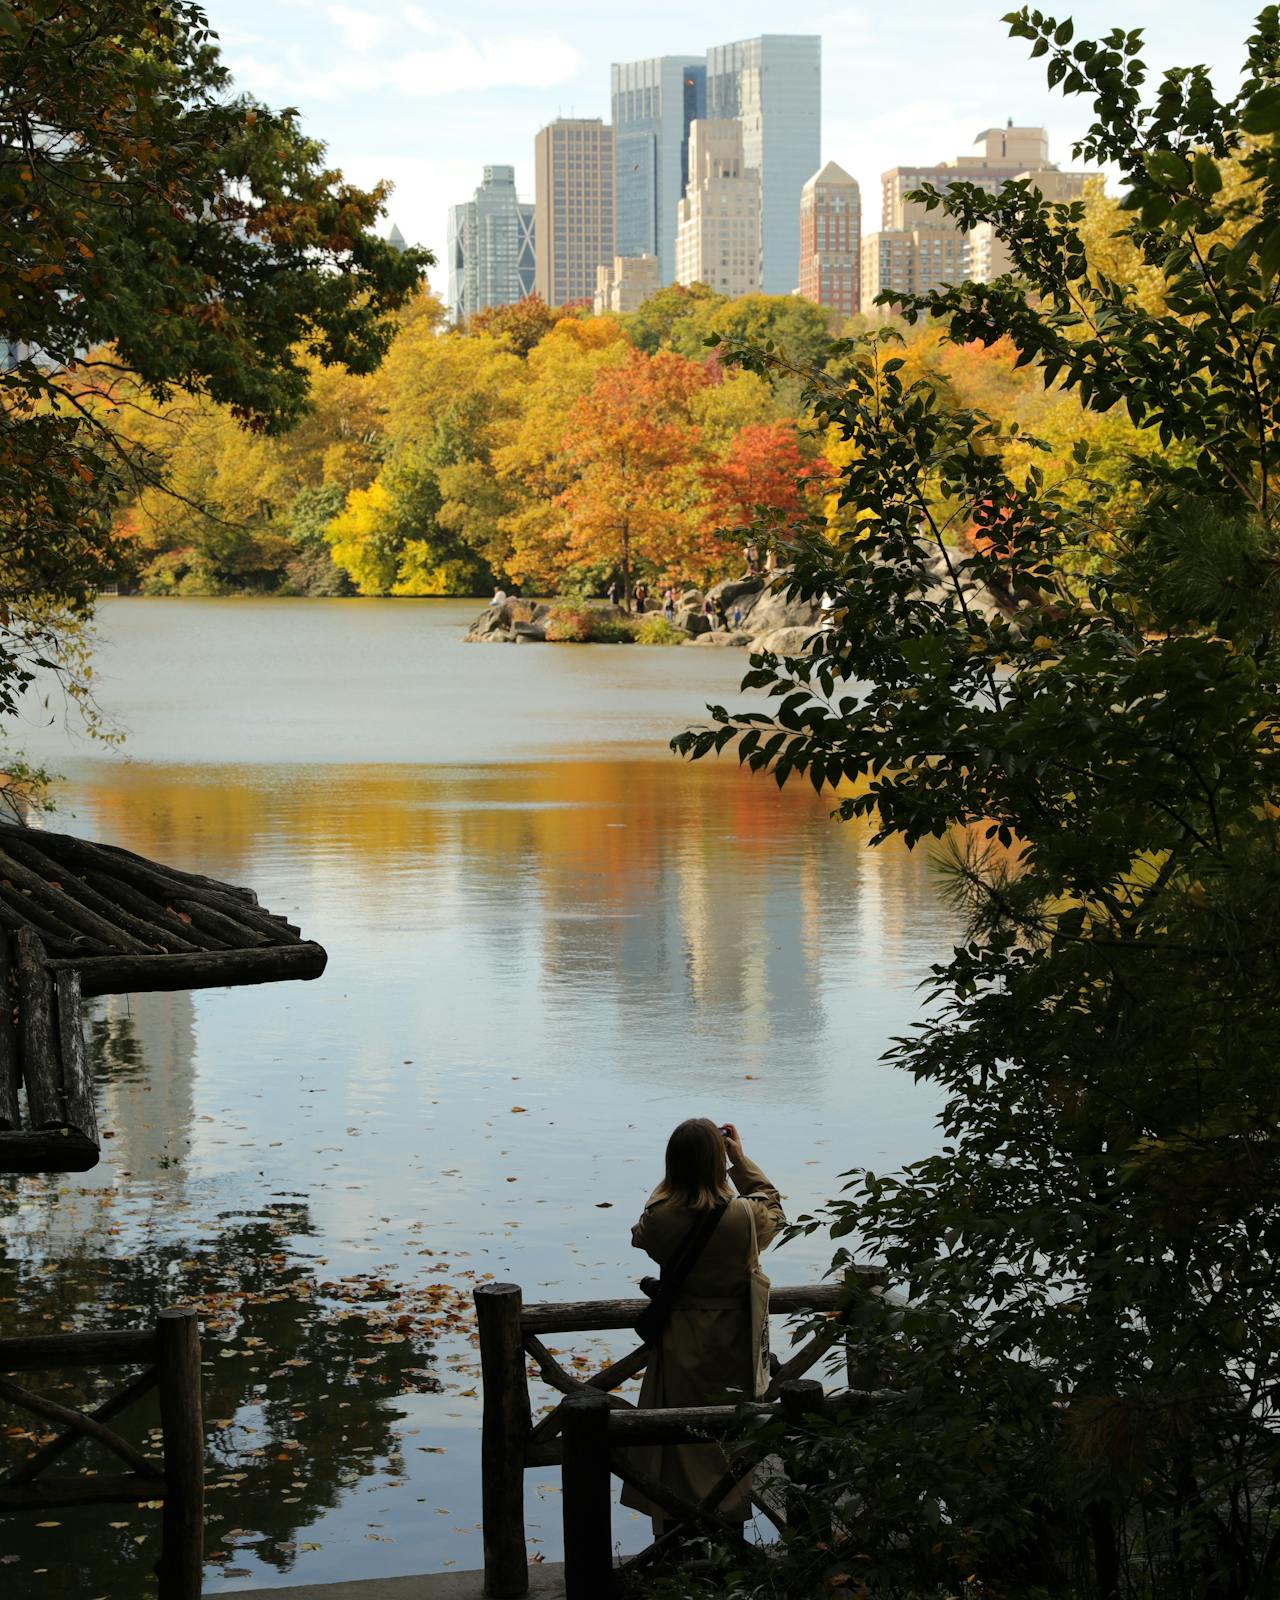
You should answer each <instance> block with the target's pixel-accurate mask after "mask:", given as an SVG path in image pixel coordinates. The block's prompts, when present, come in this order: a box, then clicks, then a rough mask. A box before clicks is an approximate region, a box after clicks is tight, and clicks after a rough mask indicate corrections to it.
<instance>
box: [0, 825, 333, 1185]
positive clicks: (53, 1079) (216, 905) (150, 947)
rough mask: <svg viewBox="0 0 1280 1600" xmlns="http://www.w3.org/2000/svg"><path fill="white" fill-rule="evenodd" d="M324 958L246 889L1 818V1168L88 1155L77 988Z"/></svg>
mask: <svg viewBox="0 0 1280 1600" xmlns="http://www.w3.org/2000/svg"><path fill="white" fill-rule="evenodd" d="M325 960H326V957H325V952H324V950H323V949H322V948H321V946H320V945H318V944H313V943H311V942H309V941H307V940H304V939H303V938H302V937H301V935H300V933H299V930H298V929H297V928H296V927H294V926H293V924H292V923H290V922H289V921H287V920H286V919H285V918H284V917H280V916H272V915H271V913H270V912H267V911H264V910H263V909H262V908H261V906H259V904H258V899H257V896H256V895H255V894H254V893H253V891H252V889H241V888H237V887H235V886H234V885H232V884H228V883H220V882H218V881H217V880H216V879H214V878H206V877H203V876H201V875H200V874H199V873H194V872H179V871H176V870H175V869H173V868H171V867H163V866H160V865H159V864H158V863H156V862H154V861H148V860H146V859H145V858H144V857H142V856H138V855H134V854H133V853H132V852H131V851H129V850H122V849H120V848H118V847H117V846H115V845H108V844H96V843H94V842H92V841H90V840H87V839H77V838H73V837H72V836H71V835H70V834H65V833H50V832H46V831H45V830H44V829H39V828H25V827H20V826H17V825H2V824H0V1172H83V1171H85V1170H86V1169H87V1168H89V1167H92V1166H94V1165H95V1164H96V1162H97V1160H98V1131H97V1124H96V1120H95V1117H94V1110H93V1085H92V1083H91V1082H90V1078H89V1071H88V1067H87V1065H86V1062H85V1052H84V1036H83V1032H82V1028H81V1022H80V1002H81V1000H82V999H84V998H88V997H89V996H91V995H99V994H122V993H136V992H138V991H140V990H147V989H202V988H208V987H212V986H214V985H219V986H221V985H230V984H245V983H273V982H277V981H279V980H280V979H284V978H318V977H319V976H320V974H321V973H322V972H323V971H324V967H325ZM24 1102H25V1105H24ZM24 1112H25V1114H24Z"/></svg>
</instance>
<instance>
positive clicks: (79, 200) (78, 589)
mask: <svg viewBox="0 0 1280 1600" xmlns="http://www.w3.org/2000/svg"><path fill="white" fill-rule="evenodd" d="M386 192H387V191H386V189H385V186H378V187H375V188H374V189H372V190H368V191H365V190H361V189H358V188H355V187H353V186H352V185H350V184H348V183H346V182H345V181H344V180H343V179H342V177H341V174H339V173H337V172H335V171H334V170H332V169H331V168H329V167H327V166H326V164H325V161H324V150H323V147H322V146H321V145H319V144H317V143H316V142H315V141H314V140H312V139H308V138H306V137H304V136H303V134H302V133H301V131H300V128H299V126H298V120H297V116H296V113H294V112H292V111H283V112H275V111H272V110H270V109H268V108H267V107H265V106H263V105H260V104H258V103H257V102H255V101H252V100H250V99H248V98H247V97H245V96H239V95H234V94H233V93H232V92H231V84H230V77H229V74H228V72H227V70H226V68H225V67H224V65H223V64H222V62H221V60H220V58H219V54H218V50H217V45H216V41H215V39H214V36H213V35H212V34H211V32H210V31H209V27H208V24H207V21H206V18H205V15H204V13H203V11H202V10H201V9H200V8H199V7H198V6H196V5H192V4H189V3H186V0H91V3H90V0H0V198H2V199H3V204H2V205H0V336H2V337H3V338H4V339H5V340H6V341H8V343H9V347H10V350H11V351H16V353H17V355H18V356H19V358H20V359H18V360H17V361H16V362H15V363H14V364H12V365H8V366H7V367H6V370H5V371H4V372H3V374H0V571H2V573H3V593H4V596H5V601H6V609H5V611H4V614H3V616H0V712H4V711H10V710H12V709H13V706H14V702H15V697H16V695H17V693H18V692H19V691H20V689H21V687H22V685H23V684H24V683H25V682H26V681H27V680H28V678H29V674H30V666H31V662H32V657H33V656H35V655H40V656H43V657H44V658H46V659H53V660H55V661H56V660H57V659H58V655H57V652H58V647H59V638H60V633H59V628H58V625H57V624H58V619H59V618H60V617H63V616H65V615H66V613H67V612H68V611H69V612H71V613H78V614H83V613H85V612H86V611H87V610H88V608H89V606H90V604H91V600H92V595H93V592H94V589H95V587H96V586H98V585H99V584H101V583H102V582H104V581H107V580H109V579H110V578H111V577H113V576H114V574H115V571H116V565H117V555H118V552H117V549H116V545H115V541H114V539H113V536H112V512H113V510H114V508H115V505H116V502H117V500H118V499H119V497H120V496H122V495H123V494H126V493H131V492H134V491H136V489H137V488H138V486H139V485H140V484H143V483H148V482H154V481H156V478H157V475H158V474H157V467H158V463H157V461H156V459H155V458H154V457H153V456H152V455H151V453H150V452H149V451H148V450H147V449H146V448H145V447H144V446H142V445H141V444H140V442H139V441H138V440H137V439H136V437H135V430H134V427H133V423H134V421H135V419H136V417H137V414H138V410H139V408H142V409H147V408H148V407H149V406H151V405H156V404H165V403H167V402H169V401H170V400H171V399H172V397H173V396H174V395H175V394H177V393H182V392H185V393H187V394H190V395H198V396H207V397H208V398H210V399H212V400H214V401H216V402H218V403H219V404H222V405H225V406H227V407H229V408H230V409H231V410H232V411H233V412H234V414H235V415H236V416H237V417H238V418H239V419H240V420H241V421H242V422H243V423H244V424H245V425H246V426H247V427H248V428H250V429H251V430H254V431H258V432H263V433H272V432H277V431H281V430H284V429H287V428H288V427H289V426H290V425H291V424H292V423H294V422H295V421H296V420H297V419H298V418H299V417H300V416H301V415H302V414H303V413H304V411H305V409H306V406H307V402H308V393H309V388H310V382H311V374H312V371H313V370H314V368H315V367H316V366H320V367H324V366H330V365H334V364H337V365H340V366H343V367H346V368H348V369H349V370H351V371H353V372H368V371H370V370H372V369H373V368H374V367H376V366H377V364H378V362H379V360H380V359H381V357H382V355H383V353H384V351H385V350H386V347H387V344H388V342H389V340H390V338H391V335H392V332H393V329H394V321H393V318H392V315H391V314H392V313H393V312H394V311H395V309H396V308H397V307H398V306H399V305H401V304H402V303H403V302H404V301H405V299H406V298H407V297H408V295H409V294H410V292H411V291H412V289H413V288H414V286H415V284H416V283H417V281H418V279H419V277H420V276H421V272H422V268H423V266H424V265H425V264H426V262H427V261H428V259H429V258H428V257H427V256H425V255H424V254H423V253H422V252H415V251H407V252H405V253H404V254H397V253H396V251H394V250H393V249H391V248H390V246H388V245H387V244H386V243H385V242H384V241H382V240H381V239H379V238H378V237H377V236H376V234H375V233H374V231H373V225H374V223H375V222H376V220H377V218H378V216H379V215H380V213H381V211H382V207H383V201H384V199H385V196H386Z"/></svg>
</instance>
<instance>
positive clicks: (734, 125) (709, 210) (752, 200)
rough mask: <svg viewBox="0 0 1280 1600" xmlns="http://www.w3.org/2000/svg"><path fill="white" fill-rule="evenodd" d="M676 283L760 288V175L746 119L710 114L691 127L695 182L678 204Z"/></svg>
mask: <svg viewBox="0 0 1280 1600" xmlns="http://www.w3.org/2000/svg"><path fill="white" fill-rule="evenodd" d="M678 217H679V222H678V226H677V228H676V282H677V283H705V284H708V285H709V286H710V287H711V288H712V289H714V290H716V292H717V293H718V294H727V295H734V296H736V295H740V294H752V293H754V292H755V291H756V290H757V289H759V287H760V174H759V173H758V172H757V171H756V169H755V168H754V167H748V166H747V165H746V164H745V162H744V161H743V157H742V124H741V123H740V122H739V121H737V119H736V118H708V119H707V120H705V121H698V122H695V123H693V124H692V126H691V127H690V130H689V182H688V186H687V187H686V189H685V192H684V199H683V200H681V202H680V205H679V209H678Z"/></svg>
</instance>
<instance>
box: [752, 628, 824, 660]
mask: <svg viewBox="0 0 1280 1600" xmlns="http://www.w3.org/2000/svg"><path fill="white" fill-rule="evenodd" d="M816 632H817V629H816V628H814V627H813V625H812V624H809V625H808V626H806V627H800V628H796V627H792V628H774V629H773V631H772V632H770V633H763V634H760V635H759V636H758V637H757V638H755V639H752V641H751V650H752V653H753V654H759V652H760V651H762V650H771V651H772V652H773V654H774V655H776V656H802V655H808V654H809V653H810V652H809V651H808V650H806V648H805V641H806V640H808V639H811V638H812V637H813V635H814V634H815V633H816Z"/></svg>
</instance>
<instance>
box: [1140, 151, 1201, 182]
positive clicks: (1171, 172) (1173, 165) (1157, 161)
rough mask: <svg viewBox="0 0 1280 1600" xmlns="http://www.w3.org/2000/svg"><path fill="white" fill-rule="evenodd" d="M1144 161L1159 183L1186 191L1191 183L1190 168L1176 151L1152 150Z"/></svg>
mask: <svg viewBox="0 0 1280 1600" xmlns="http://www.w3.org/2000/svg"><path fill="white" fill-rule="evenodd" d="M1143 161H1144V164H1145V166H1146V169H1147V171H1148V172H1149V173H1150V174H1151V176H1152V177H1153V178H1154V179H1155V181H1156V182H1157V183H1163V184H1166V185H1169V186H1171V187H1174V188H1179V189H1185V188H1186V186H1187V184H1188V183H1190V181H1191V169H1190V167H1188V165H1187V163H1186V162H1185V161H1184V160H1183V159H1182V157H1181V156H1180V155H1178V153H1177V152H1176V151H1174V150H1150V151H1148V152H1147V154H1146V156H1144V157H1143Z"/></svg>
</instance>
